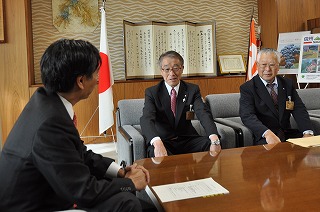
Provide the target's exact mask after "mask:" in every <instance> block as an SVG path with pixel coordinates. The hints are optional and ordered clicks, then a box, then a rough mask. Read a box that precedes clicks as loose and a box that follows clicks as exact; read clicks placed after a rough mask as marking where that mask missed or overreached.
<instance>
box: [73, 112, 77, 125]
mask: <svg viewBox="0 0 320 212" xmlns="http://www.w3.org/2000/svg"><path fill="white" fill-rule="evenodd" d="M72 121H73V124H74V126H75V127H77V124H78V120H77V116H76V113H74V114H73V119H72Z"/></svg>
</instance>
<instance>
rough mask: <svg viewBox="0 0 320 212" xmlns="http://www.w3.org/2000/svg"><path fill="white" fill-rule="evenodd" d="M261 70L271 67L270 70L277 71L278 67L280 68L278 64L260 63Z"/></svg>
mask: <svg viewBox="0 0 320 212" xmlns="http://www.w3.org/2000/svg"><path fill="white" fill-rule="evenodd" d="M258 65H259V67H260V68H266V67H269V68H270V69H275V68H276V67H278V65H279V64H278V63H269V64H268V63H258Z"/></svg>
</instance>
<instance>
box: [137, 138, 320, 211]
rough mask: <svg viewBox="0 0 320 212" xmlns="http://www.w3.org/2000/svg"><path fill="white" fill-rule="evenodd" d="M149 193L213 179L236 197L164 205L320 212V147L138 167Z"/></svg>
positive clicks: (183, 158) (148, 162)
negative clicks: (146, 173)
mask: <svg viewBox="0 0 320 212" xmlns="http://www.w3.org/2000/svg"><path fill="white" fill-rule="evenodd" d="M136 162H137V163H138V164H140V165H143V166H144V167H145V168H147V169H148V170H149V172H150V177H151V181H150V184H149V187H151V191H152V186H157V185H164V184H171V183H178V182H186V181H190V180H198V179H203V178H207V177H212V179H213V180H215V181H216V182H217V183H219V184H220V185H221V186H223V187H224V188H226V189H227V190H228V191H229V192H230V193H229V194H225V195H220V196H211V197H199V198H192V199H186V200H179V201H173V202H165V203H162V202H161V201H160V200H159V198H157V199H158V201H159V203H160V205H161V206H162V208H163V209H164V210H165V211H320V147H312V148H304V147H300V146H296V145H293V144H291V143H288V142H285V143H279V144H277V145H275V146H271V145H261V146H252V147H243V148H234V149H224V150H222V151H221V152H220V153H219V154H218V155H217V156H215V157H213V156H211V155H210V154H209V152H200V153H193V154H183V155H174V156H166V157H163V158H153V159H150V158H147V159H142V160H138V161H136Z"/></svg>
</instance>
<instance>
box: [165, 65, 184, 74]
mask: <svg viewBox="0 0 320 212" xmlns="http://www.w3.org/2000/svg"><path fill="white" fill-rule="evenodd" d="M161 70H162V71H164V72H165V73H169V72H170V71H173V72H174V73H177V72H179V71H180V70H181V67H178V66H174V67H172V68H162V69H161Z"/></svg>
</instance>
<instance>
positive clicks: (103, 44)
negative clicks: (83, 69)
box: [99, 7, 114, 134]
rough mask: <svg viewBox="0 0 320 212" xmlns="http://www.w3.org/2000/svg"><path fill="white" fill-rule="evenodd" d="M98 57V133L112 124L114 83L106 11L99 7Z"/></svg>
mask: <svg viewBox="0 0 320 212" xmlns="http://www.w3.org/2000/svg"><path fill="white" fill-rule="evenodd" d="M100 10H101V34H100V57H101V59H102V64H101V67H100V71H99V133H100V134H101V133H103V132H104V131H106V130H107V129H109V128H110V127H111V126H112V125H113V124H114V119H113V110H114V106H113V95H112V85H113V84H114V81H113V75H112V68H111V61H110V57H109V55H110V54H109V47H108V41H107V28H106V12H105V10H104V8H103V7H102V8H101V9H100Z"/></svg>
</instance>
